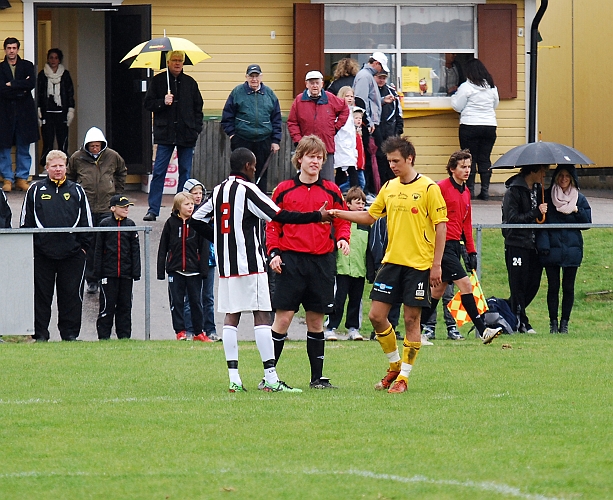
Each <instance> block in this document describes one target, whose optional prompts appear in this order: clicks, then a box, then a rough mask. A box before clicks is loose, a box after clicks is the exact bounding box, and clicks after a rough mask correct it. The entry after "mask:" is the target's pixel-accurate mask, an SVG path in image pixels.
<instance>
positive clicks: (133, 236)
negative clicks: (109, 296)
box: [94, 216, 141, 280]
mask: <svg viewBox="0 0 613 500" xmlns="http://www.w3.org/2000/svg"><path fill="white" fill-rule="evenodd" d="M135 225H136V224H134V221H133V220H132V219H128V218H126V219H121V220H118V219H116V218H115V217H114V216H111V217H107V218H106V219H102V221H101V222H100V227H126V226H135ZM140 269H141V266H140V243H139V240H138V232H137V231H134V232H132V231H129V232H128V231H117V232H116V233H115V232H112V233H106V232H105V233H97V237H96V250H95V253H94V276H95V277H96V279H100V278H131V279H134V280H139V279H140V272H141V271H140Z"/></svg>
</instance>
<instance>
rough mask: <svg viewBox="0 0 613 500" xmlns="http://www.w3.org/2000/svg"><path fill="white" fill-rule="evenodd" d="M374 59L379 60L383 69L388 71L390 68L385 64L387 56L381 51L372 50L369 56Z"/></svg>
mask: <svg viewBox="0 0 613 500" xmlns="http://www.w3.org/2000/svg"><path fill="white" fill-rule="evenodd" d="M371 57H372V58H373V59H374V60H375V61H377V62H380V63H381V66H382V67H383V69H384V70H385V71H386V72H387V73H389V72H390V69H389V68H388V66H387V56H386V55H385V54H384V53H383V52H373V54H372V56H371Z"/></svg>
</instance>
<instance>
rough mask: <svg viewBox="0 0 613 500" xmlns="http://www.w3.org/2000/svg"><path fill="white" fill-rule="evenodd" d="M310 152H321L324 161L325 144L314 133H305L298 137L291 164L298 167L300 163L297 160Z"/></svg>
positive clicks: (326, 154) (325, 155)
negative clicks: (300, 137) (298, 140)
mask: <svg viewBox="0 0 613 500" xmlns="http://www.w3.org/2000/svg"><path fill="white" fill-rule="evenodd" d="M311 153H321V154H322V155H323V157H324V162H325V161H326V159H327V158H328V152H327V151H326V145H325V144H324V141H322V140H321V139H320V138H319V137H317V136H316V135H307V136H306V137H303V138H302V139H300V142H299V143H298V146H296V154H295V155H294V156H293V157H292V165H294V167H296V170H299V169H300V163H298V160H302V158H303V157H304V156H305V155H307V154H311Z"/></svg>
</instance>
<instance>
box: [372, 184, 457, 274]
mask: <svg viewBox="0 0 613 500" xmlns="http://www.w3.org/2000/svg"><path fill="white" fill-rule="evenodd" d="M368 213H369V214H370V215H371V216H372V217H373V218H375V219H379V218H381V217H384V216H387V234H388V241H387V249H386V251H385V255H384V257H383V260H382V261H381V262H382V263H386V262H389V263H390V264H398V265H401V266H407V267H412V268H413V269H418V270H420V271H425V270H426V269H430V268H431V267H432V261H433V259H434V243H435V236H436V233H435V229H434V227H435V226H436V225H437V224H439V223H441V222H447V205H446V204H445V200H444V199H443V195H442V194H441V190H440V188H439V187H438V185H437V184H436V183H435V182H433V181H432V180H431V179H429V178H428V177H425V176H423V175H420V174H417V177H416V178H415V179H414V180H413V181H411V182H409V183H408V184H403V183H402V182H400V179H399V178H398V177H396V178H395V179H392V180H390V181H388V182H386V183H385V184H384V185H383V187H382V188H381V191H379V194H378V195H377V197H376V198H375V201H374V202H373V204H372V205H371V206H370V208H369V209H368Z"/></svg>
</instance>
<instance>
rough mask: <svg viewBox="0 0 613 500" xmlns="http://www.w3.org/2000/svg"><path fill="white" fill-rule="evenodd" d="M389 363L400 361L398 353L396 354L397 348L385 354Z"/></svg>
mask: <svg viewBox="0 0 613 500" xmlns="http://www.w3.org/2000/svg"><path fill="white" fill-rule="evenodd" d="M385 355H386V356H387V359H388V360H389V362H390V363H398V361H400V354H398V349H396V350H395V351H392V352H388V353H386V354H385Z"/></svg>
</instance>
